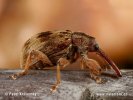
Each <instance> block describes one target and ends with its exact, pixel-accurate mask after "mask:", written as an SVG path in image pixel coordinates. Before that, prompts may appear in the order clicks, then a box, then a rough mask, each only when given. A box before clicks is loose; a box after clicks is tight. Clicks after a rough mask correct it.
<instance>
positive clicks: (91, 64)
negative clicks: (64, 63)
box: [82, 55, 103, 83]
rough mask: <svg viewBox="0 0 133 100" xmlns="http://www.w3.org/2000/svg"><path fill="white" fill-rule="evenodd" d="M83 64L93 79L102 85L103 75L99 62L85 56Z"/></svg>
mask: <svg viewBox="0 0 133 100" xmlns="http://www.w3.org/2000/svg"><path fill="white" fill-rule="evenodd" d="M82 62H83V66H85V67H86V68H87V69H89V71H90V76H91V78H93V79H94V80H95V81H96V82H97V83H102V82H103V81H102V79H101V78H100V77H99V76H100V75H101V73H102V68H101V67H100V65H99V64H98V62H97V61H95V60H93V59H89V58H88V56H87V55H83V58H82Z"/></svg>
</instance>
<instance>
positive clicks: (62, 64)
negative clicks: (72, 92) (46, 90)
mask: <svg viewBox="0 0 133 100" xmlns="http://www.w3.org/2000/svg"><path fill="white" fill-rule="evenodd" d="M69 63H70V62H69V61H68V60H67V59H66V58H60V59H59V60H58V62H57V73H56V83H55V85H53V86H52V87H51V89H50V90H51V91H52V92H54V91H56V89H57V87H58V85H59V84H60V82H61V75H60V67H63V68H65V67H66V66H67V65H68V64H69Z"/></svg>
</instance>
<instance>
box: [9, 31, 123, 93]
mask: <svg viewBox="0 0 133 100" xmlns="http://www.w3.org/2000/svg"><path fill="white" fill-rule="evenodd" d="M88 52H96V54H98V55H100V56H101V57H102V58H103V59H104V60H105V61H106V62H107V63H108V64H110V67H111V68H112V69H113V70H114V71H115V73H116V75H117V76H121V72H120V70H119V69H118V67H117V66H116V65H115V64H114V62H113V61H112V60H111V59H110V58H109V57H107V55H106V54H105V53H104V52H103V50H102V49H101V48H100V47H99V45H98V44H97V42H96V40H95V38H94V37H92V36H89V35H87V34H85V33H83V32H72V31H70V30H66V31H46V32H41V33H38V34H36V35H34V36H32V37H31V38H30V39H29V40H27V41H26V43H25V44H24V46H23V48H22V52H21V59H20V62H21V64H20V66H21V67H22V68H24V70H23V71H22V72H19V73H16V74H14V75H11V76H10V77H11V78H12V79H16V78H17V77H20V76H23V75H26V74H27V73H28V71H29V69H45V68H51V67H53V66H56V67H55V68H56V69H57V76H56V77H57V82H56V84H55V85H54V86H52V89H51V90H52V91H54V90H56V88H57V86H58V85H59V84H60V67H62V68H65V67H66V66H68V65H69V64H71V63H73V62H75V61H77V59H80V64H81V66H80V67H81V69H88V70H89V72H90V76H91V78H93V79H94V80H95V81H96V82H97V83H102V79H101V78H100V77H99V76H100V74H101V73H102V71H103V70H102V67H101V66H100V65H99V64H98V62H97V61H95V60H93V59H90V58H89V57H88Z"/></svg>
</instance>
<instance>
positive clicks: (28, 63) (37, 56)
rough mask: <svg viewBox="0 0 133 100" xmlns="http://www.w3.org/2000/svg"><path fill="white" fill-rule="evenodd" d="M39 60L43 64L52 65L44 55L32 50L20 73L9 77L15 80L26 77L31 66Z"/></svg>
mask: <svg viewBox="0 0 133 100" xmlns="http://www.w3.org/2000/svg"><path fill="white" fill-rule="evenodd" d="M39 60H41V61H42V62H43V63H46V64H49V65H52V63H51V61H50V60H49V58H48V57H47V56H46V55H45V54H44V53H42V52H41V51H37V50H32V51H31V52H30V53H29V55H28V57H27V60H26V64H25V67H24V70H23V71H22V72H19V73H16V74H13V75H11V76H10V77H11V78H12V79H14V80H15V79H16V78H17V77H20V76H23V75H26V74H27V73H28V71H29V69H30V67H31V66H32V64H34V62H37V61H39Z"/></svg>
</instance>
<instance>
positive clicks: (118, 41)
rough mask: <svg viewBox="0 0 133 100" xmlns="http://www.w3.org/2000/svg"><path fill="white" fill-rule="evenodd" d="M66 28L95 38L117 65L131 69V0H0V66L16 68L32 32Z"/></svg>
mask: <svg viewBox="0 0 133 100" xmlns="http://www.w3.org/2000/svg"><path fill="white" fill-rule="evenodd" d="M66 29H69V30H72V31H82V32H85V33H86V34H89V35H92V36H94V37H96V39H97V42H98V43H99V45H100V47H101V48H102V49H103V50H104V51H105V52H106V53H107V55H109V56H110V57H111V58H112V59H113V61H114V62H115V63H116V64H117V65H118V66H119V67H120V68H130V69H131V68H133V0H0V69H15V68H19V58H20V51H21V48H22V46H23V44H24V42H25V41H26V40H27V39H28V38H29V37H31V36H32V35H34V34H36V33H38V32H41V31H47V30H66ZM94 56H95V55H94ZM94 58H96V57H94ZM96 59H97V58H96Z"/></svg>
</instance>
